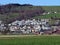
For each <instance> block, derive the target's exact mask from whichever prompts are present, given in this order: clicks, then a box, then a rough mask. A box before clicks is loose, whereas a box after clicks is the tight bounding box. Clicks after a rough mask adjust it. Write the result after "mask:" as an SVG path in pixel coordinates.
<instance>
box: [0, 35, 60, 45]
mask: <svg viewBox="0 0 60 45" xmlns="http://www.w3.org/2000/svg"><path fill="white" fill-rule="evenodd" d="M0 45H60V36H38V35H35V36H33V35H31V36H27V35H26V36H25V35H24V36H15V37H14V35H12V36H0Z"/></svg>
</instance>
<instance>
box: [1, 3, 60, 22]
mask: <svg viewBox="0 0 60 45" xmlns="http://www.w3.org/2000/svg"><path fill="white" fill-rule="evenodd" d="M55 11H56V12H58V13H60V6H33V5H31V4H23V5H21V4H6V5H0V20H3V21H4V22H5V23H6V22H7V23H11V22H13V21H15V20H21V19H28V18H33V17H34V18H51V16H53V17H54V16H55V15H56V16H57V17H60V14H49V15H46V16H42V14H43V13H44V12H55Z"/></svg>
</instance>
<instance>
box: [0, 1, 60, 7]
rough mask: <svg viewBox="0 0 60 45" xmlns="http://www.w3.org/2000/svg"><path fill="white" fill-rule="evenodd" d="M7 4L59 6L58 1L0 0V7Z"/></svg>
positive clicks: (59, 2)
mask: <svg viewBox="0 0 60 45" xmlns="http://www.w3.org/2000/svg"><path fill="white" fill-rule="evenodd" d="M9 3H19V4H32V5H36V6H55V5H56V6H60V0H0V5H2V4H4V5H5V4H9Z"/></svg>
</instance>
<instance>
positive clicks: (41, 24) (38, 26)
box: [0, 19, 60, 35]
mask: <svg viewBox="0 0 60 45" xmlns="http://www.w3.org/2000/svg"><path fill="white" fill-rule="evenodd" d="M49 21H50V19H37V20H36V19H27V20H21V21H19V20H16V21H14V22H12V23H10V24H8V26H6V24H4V23H2V21H0V34H2V33H6V34H29V35H31V34H36V35H38V34H40V35H44V34H46V35H51V34H60V25H59V20H57V21H56V22H55V25H50V24H49Z"/></svg>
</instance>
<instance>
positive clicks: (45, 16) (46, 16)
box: [34, 13, 60, 19]
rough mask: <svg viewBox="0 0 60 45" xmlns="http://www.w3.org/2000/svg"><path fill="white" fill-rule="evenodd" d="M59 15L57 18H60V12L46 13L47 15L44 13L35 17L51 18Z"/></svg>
mask: <svg viewBox="0 0 60 45" xmlns="http://www.w3.org/2000/svg"><path fill="white" fill-rule="evenodd" d="M55 16H56V17H57V18H60V14H59V13H58V14H46V15H42V16H37V17H34V18H36V19H37V18H51V17H55Z"/></svg>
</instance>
